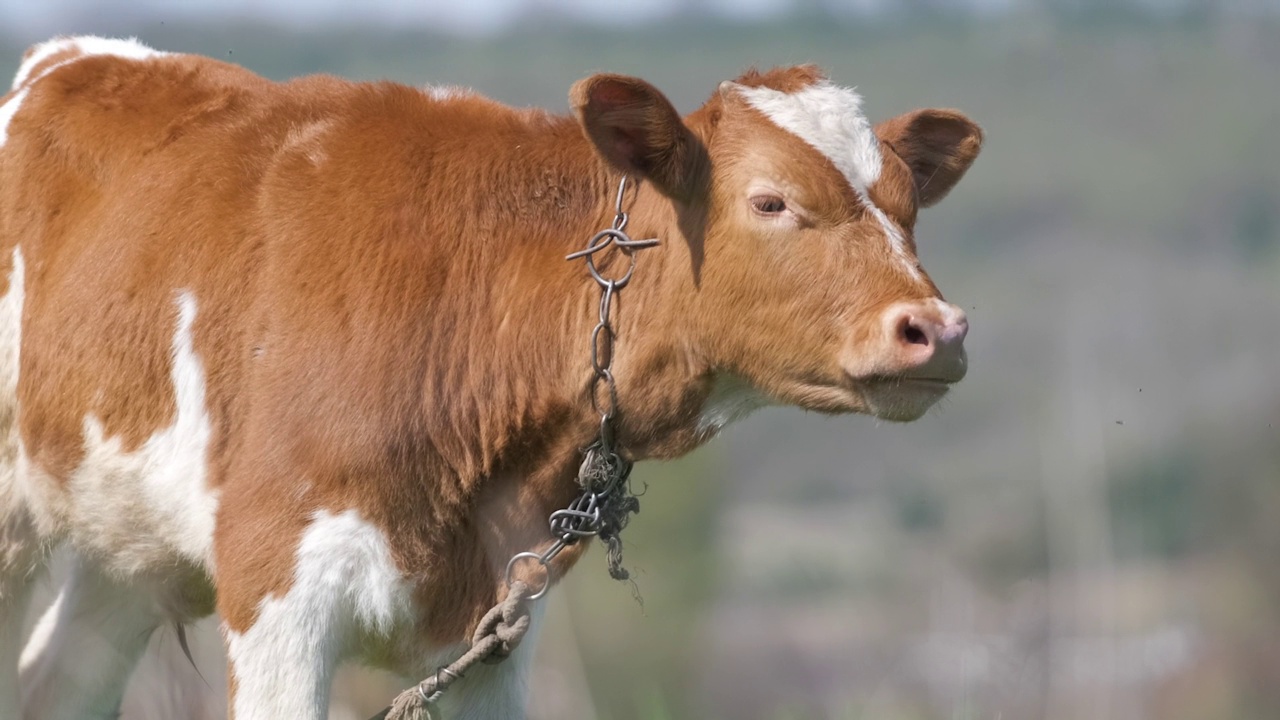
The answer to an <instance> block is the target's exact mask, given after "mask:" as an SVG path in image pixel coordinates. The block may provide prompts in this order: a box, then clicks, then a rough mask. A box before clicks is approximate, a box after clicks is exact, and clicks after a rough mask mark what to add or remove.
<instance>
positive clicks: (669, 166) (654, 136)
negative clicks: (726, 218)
mask: <svg viewBox="0 0 1280 720" xmlns="http://www.w3.org/2000/svg"><path fill="white" fill-rule="evenodd" d="M569 103H570V104H571V105H572V106H573V112H574V114H575V115H577V116H578V122H580V123H582V128H583V129H584V130H585V131H586V133H587V137H588V138H590V140H591V142H592V143H593V144H594V145H595V146H596V149H597V150H598V151H599V152H600V154H601V155H602V156H604V159H605V160H606V161H608V163H609V164H610V165H612V166H614V167H615V168H617V169H618V170H621V171H622V172H625V173H628V174H631V175H635V176H637V177H643V178H645V179H647V180H649V181H650V182H652V183H653V184H654V186H655V187H657V188H658V190H659V191H661V192H662V193H663V194H664V195H667V196H668V197H673V198H676V199H681V200H684V199H688V198H689V197H690V196H691V195H692V194H693V193H694V191H695V189H696V186H697V183H698V181H699V176H700V173H701V172H702V170H703V169H704V166H705V163H706V149H705V148H704V147H703V146H702V143H701V141H699V140H698V138H696V137H695V136H694V135H693V133H692V132H690V130H689V128H688V127H686V126H685V124H684V121H682V120H681V119H680V115H679V114H678V113H677V112H676V109H675V108H674V107H673V106H672V105H671V102H670V101H669V100H667V98H666V96H664V95H663V94H662V93H661V92H659V91H658V89H657V88H655V87H654V86H652V85H650V84H649V83H647V82H645V81H643V80H641V79H639V78H634V77H628V76H626V75H612V74H599V75H592V76H591V77H589V78H585V79H583V80H579V81H578V82H576V83H574V85H573V87H572V88H571V89H570V90H569Z"/></svg>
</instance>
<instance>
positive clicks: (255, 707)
mask: <svg viewBox="0 0 1280 720" xmlns="http://www.w3.org/2000/svg"><path fill="white" fill-rule="evenodd" d="M410 607H411V604H410V598H409V586H408V584H407V583H406V582H405V581H404V580H403V578H402V577H401V575H400V571H399V570H398V569H397V568H396V565H395V562H394V561H393V560H392V558H391V551H390V548H389V547H388V545H387V539H386V536H385V535H384V534H383V533H382V531H381V530H379V529H378V528H377V527H375V526H373V525H371V524H369V523H368V522H365V521H364V520H363V519H361V518H360V516H359V514H358V513H357V512H356V511H355V510H347V511H345V512H343V513H340V514H338V515H334V514H331V513H329V512H327V511H323V510H322V511H319V512H317V513H316V514H315V516H314V518H313V519H312V521H311V524H310V525H309V526H308V527H307V529H306V531H305V532H304V533H303V535H302V539H301V541H300V542H299V543H298V552H297V566H296V568H295V570H294V578H293V585H292V586H291V587H290V588H289V591H288V592H287V593H286V594H285V595H284V597H271V598H267V599H265V600H263V602H262V604H261V606H260V607H259V609H258V619H257V620H256V621H255V622H254V624H253V627H251V628H249V630H248V631H247V632H245V633H244V634H239V633H235V632H232V631H230V630H226V631H225V634H226V638H227V652H228V656H229V657H230V660H231V668H232V672H234V673H235V678H236V697H235V716H236V719H237V720H277V719H278V718H298V720H321V718H324V717H327V715H326V713H327V712H328V706H329V686H330V684H331V683H332V680H333V672H334V669H335V668H336V667H337V664H338V662H339V661H340V660H342V659H343V658H345V657H347V656H349V655H351V654H353V653H354V652H355V651H356V650H357V648H358V646H359V644H360V643H361V640H362V639H363V638H364V637H368V636H375V637H387V636H389V635H390V634H391V633H392V631H393V630H394V629H395V628H397V627H399V626H402V625H403V624H404V623H406V622H408V621H410V620H411V619H412V618H411V616H410V614H409V611H410Z"/></svg>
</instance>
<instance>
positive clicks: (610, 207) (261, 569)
mask: <svg viewBox="0 0 1280 720" xmlns="http://www.w3.org/2000/svg"><path fill="white" fill-rule="evenodd" d="M569 99H570V105H571V107H572V114H569V115H557V114H553V113H549V112H545V111H542V110H537V109H515V108H511V107H508V106H505V105H502V104H500V103H497V102H495V101H493V100H490V99H487V98H485V97H483V96H481V95H479V94H476V93H473V92H471V91H467V90H458V89H453V88H450V89H440V88H414V87H408V86H405V85H400V84H396V83H392V82H372V83H355V82H348V81H345V80H342V79H338V78H334V77H327V76H315V77H305V78H301V79H296V80H292V81H289V82H283V83H277V82H273V81H269V80H267V79H264V78H262V77H260V76H257V75H255V74H253V73H251V72H249V71H247V70H245V69H243V68H240V67H237V66H235V65H231V64H228V63H224V62H220V61H216V60H212V59H207V58H203V57H198V56H193V55H184V54H170V53H165V52H157V51H153V50H151V49H149V48H148V47H146V46H144V45H142V44H141V43H139V42H137V41H134V40H115V39H103V38H94V37H76V38H70V37H62V38H57V39H54V40H51V41H49V42H46V43H43V44H40V45H37V46H35V47H33V48H31V49H30V50H29V51H28V52H27V53H26V55H25V56H24V58H23V60H22V63H21V66H20V69H19V70H18V73H17V76H16V78H15V79H14V82H13V87H12V91H11V92H9V93H8V94H7V95H5V96H4V97H3V99H2V100H0V103H2V104H0V296H2V298H3V299H2V300H0V656H2V657H0V717H4V718H19V717H21V718H25V719H27V720H35V719H37V718H53V719H59V720H66V719H69V718H75V719H81V718H108V717H115V712H116V711H117V709H118V706H119V703H120V700H121V695H122V692H123V687H124V685H125V683H126V681H127V679H128V677H129V674H130V672H131V669H132V667H133V665H134V663H135V662H136V660H137V659H138V658H139V656H140V654H141V653H142V652H143V650H144V647H145V645H146V641H147V637H148V635H149V634H150V633H151V632H152V631H153V630H155V629H156V628H157V627H159V626H160V625H162V624H172V623H177V624H179V625H181V624H183V623H188V622H190V621H192V620H194V619H196V618H200V617H203V616H207V615H209V614H212V613H214V612H215V611H216V612H217V613H218V614H219V616H220V619H221V623H222V624H221V628H222V633H223V636H224V639H225V644H226V649H227V656H228V662H229V668H228V678H229V681H228V684H229V690H228V692H229V695H228V706H229V708H230V712H231V713H232V714H233V716H234V717H235V718H237V720H268V719H270V720H279V719H281V718H289V719H290V720H319V719H320V718H324V717H326V713H327V704H328V695H329V687H330V683H331V680H332V678H333V675H334V672H335V669H336V668H337V667H338V666H339V665H340V664H341V663H343V662H345V661H360V662H363V663H367V664H370V665H373V666H376V667H382V668H386V669H389V670H392V671H394V672H396V673H399V674H401V675H403V676H412V677H422V676H424V675H427V674H429V673H431V672H432V671H434V670H435V669H436V668H437V667H438V666H439V665H441V664H442V663H444V662H447V661H448V660H450V659H452V658H453V657H455V656H456V655H457V654H458V653H459V652H460V650H461V649H462V648H464V647H465V645H466V639H467V638H468V637H469V632H470V631H471V630H472V628H474V627H475V626H476V624H477V623H478V621H479V618H480V616H481V615H482V614H483V613H484V612H485V611H486V610H487V609H488V608H490V607H491V606H492V605H494V603H495V602H496V601H498V600H500V599H501V598H502V597H503V595H504V593H505V592H506V591H507V585H506V583H505V582H504V577H503V572H504V567H505V565H506V563H507V560H508V558H511V557H512V556H513V555H514V554H515V553H518V552H524V551H530V550H533V551H535V552H537V551H542V550H545V549H546V548H547V547H548V546H549V545H550V544H551V543H552V540H553V538H552V536H551V535H550V534H549V530H548V527H547V517H548V514H549V513H551V512H552V511H554V510H556V509H558V508H563V507H564V506H565V505H566V503H568V502H569V501H571V500H572V499H573V498H574V496H575V494H576V493H577V492H578V487H577V484H576V483H575V477H576V473H577V470H578V467H579V464H580V462H581V460H582V453H583V449H584V448H586V447H588V446H589V445H590V444H591V443H592V442H593V439H594V438H595V437H596V436H597V435H598V434H599V432H600V416H599V415H598V414H597V412H596V411H595V410H593V409H592V403H591V400H592V393H593V392H594V385H593V376H592V372H591V364H590V362H591V361H590V359H589V348H590V345H589V343H590V337H591V332H592V328H593V326H594V324H595V323H596V322H597V320H598V317H597V315H598V313H599V305H598V302H599V298H598V293H599V288H598V287H597V285H596V283H594V282H592V279H591V277H590V275H589V274H588V271H587V269H586V268H585V266H584V265H583V263H581V262H566V260H565V256H566V255H568V254H570V253H572V252H574V251H575V250H579V249H581V248H582V247H583V246H584V245H585V243H586V242H587V240H588V239H589V238H591V237H592V236H593V235H594V234H595V233H597V232H598V231H600V230H601V229H602V228H608V227H610V226H611V223H612V222H613V221H614V219H615V215H616V212H615V200H616V198H615V193H616V188H617V187H618V185H619V183H620V181H621V180H622V178H623V177H624V176H625V177H627V178H630V181H631V185H630V186H629V188H630V189H629V192H628V193H627V194H626V197H625V198H624V201H625V205H626V208H625V212H626V213H627V216H628V223H629V224H628V226H627V227H628V230H627V231H628V232H629V233H630V236H631V237H633V238H656V239H658V240H659V241H660V245H658V246H657V247H656V248H648V249H644V250H643V251H637V252H636V253H635V254H633V255H631V257H632V258H635V259H637V260H638V269H637V270H636V272H635V275H634V277H633V279H632V281H631V282H630V283H629V284H628V285H627V287H626V288H625V294H622V293H620V294H619V297H618V304H617V307H616V308H615V313H614V318H613V323H614V326H615V330H616V336H617V343H616V349H615V350H613V351H611V352H612V354H613V355H614V357H613V358H612V373H613V375H614V376H615V378H616V398H617V415H616V418H615V420H616V427H615V432H616V442H617V446H618V447H619V448H621V449H622V452H624V453H625V454H626V456H627V458H629V459H633V460H643V459H648V458H673V457H676V456H679V455H682V454H684V453H687V452H689V451H690V450H691V449H693V448H695V447H696V446H698V445H701V444H703V443H705V442H707V441H708V440H710V439H711V438H713V437H714V436H715V435H716V434H717V433H718V432H719V431H720V430H721V429H722V428H723V427H724V426H725V425H726V424H728V423H730V422H732V421H734V420H736V419H737V418H740V417H742V416H743V415H745V414H747V413H749V412H750V411H752V410H754V409H756V408H759V407H762V406H765V405H794V406H799V407H801V408H806V409H809V410H814V411H820V412H823V413H866V414H870V415H874V416H876V417H879V418H883V419H887V420H895V421H907V420H913V419H916V418H918V417H920V416H921V415H922V414H924V413H925V412H926V410H927V409H928V408H929V407H930V406H932V405H933V404H934V403H935V402H936V401H937V400H938V399H939V398H941V397H942V396H943V395H944V394H945V393H946V392H947V391H948V388H949V387H950V386H951V385H952V384H953V383H955V382H956V381H958V380H960V379H961V378H962V377H963V375H964V374H965V370H966V363H967V361H966V356H965V352H964V338H965V334H966V332H967V329H968V323H967V320H966V317H965V313H964V312H963V311H962V310H961V309H960V308H959V307H957V306H955V305H953V304H951V303H948V302H946V301H945V300H943V298H942V296H941V294H940V293H939V291H938V289H937V287H936V286H935V285H934V283H933V281H932V280H931V279H930V278H929V276H928V275H927V274H926V273H925V271H924V270H923V269H922V267H921V265H920V263H919V260H918V258H917V253H916V246H915V242H914V238H913V228H914V225H915V221H916V212H917V209H918V208H921V207H928V206H931V205H933V204H934V203H937V202H938V201H939V200H940V199H942V198H943V196H945V195H947V193H948V192H949V191H950V190H951V189H952V187H953V186H954V185H955V184H956V182H957V181H958V180H959V179H960V178H961V176H962V175H964V173H965V171H966V170H967V169H968V168H969V166H970V164H971V163H972V162H973V160H974V158H975V157H976V156H977V154H978V151H979V149H980V146H981V143H982V133H981V131H980V129H979V128H978V126H977V125H975V124H974V123H973V122H972V121H971V120H969V119H968V118H966V117H965V116H964V115H963V114H961V113H960V112H957V111H954V110H943V109H922V110H917V111H914V112H910V113H907V114H904V115H901V116H898V117H894V118H892V119H890V120H887V121H885V122H881V123H879V124H876V125H874V126H873V125H872V124H871V123H870V122H869V121H868V120H867V118H866V116H865V115H864V113H863V111H862V110H861V100H860V97H859V95H857V94H856V93H855V92H854V91H852V90H850V89H848V88H845V87H842V86H840V85H837V84H835V83H834V82H833V81H831V80H829V79H827V77H825V75H824V74H823V73H822V72H821V71H820V70H818V69H817V68H815V67H812V66H798V67H787V68H779V69H773V70H769V71H763V72H762V71H757V70H751V71H748V72H746V73H745V74H743V75H742V76H741V77H738V78H737V79H736V80H733V81H727V82H724V83H722V84H720V85H719V86H718V88H716V89H715V90H714V91H713V92H712V93H711V95H710V98H709V99H708V100H707V101H706V103H705V104H703V105H702V106H701V107H700V108H698V109H697V110H695V111H694V112H692V113H691V114H689V115H687V116H684V117H682V116H681V115H679V114H678V113H677V112H676V110H675V109H674V107H673V106H672V104H671V103H670V102H669V101H668V100H667V99H666V97H664V96H663V94H662V93H661V92H659V90H657V89H656V88H655V87H654V86H653V85H651V84H649V83H647V82H645V81H643V80H640V79H638V78H635V77H628V76H623V75H616V74H596V75H592V76H590V77H587V78H585V79H583V80H581V81H579V82H577V83H576V84H574V85H573V86H572V88H571V89H570V91H569ZM600 262H601V263H602V264H603V265H607V266H609V267H615V268H616V267H618V263H625V262H627V258H626V254H625V253H618V252H615V253H613V257H612V260H609V259H603V258H602V259H601V260H600ZM55 547H66V548H68V549H69V551H70V553H71V555H72V557H73V562H72V569H71V572H70V577H69V580H68V581H67V583H66V584H65V585H64V586H63V587H62V588H61V590H60V592H59V593H58V595H57V598H56V600H55V601H54V602H53V604H52V605H51V606H50V607H49V608H48V610H47V611H45V612H44V614H43V615H42V616H41V617H40V619H39V621H38V622H37V623H36V626H35V628H34V630H33V631H32V633H31V637H30V639H29V640H27V641H26V642H25V644H24V642H23V637H22V633H23V630H22V627H23V621H22V618H23V615H24V609H25V607H26V605H27V597H28V595H29V591H30V589H31V586H32V583H33V579H34V578H36V577H38V575H39V573H40V571H41V570H42V569H43V567H44V565H45V564H46V562H47V560H48V558H49V556H50V553H51V550H52V549H53V548H55ZM584 547H585V543H579V544H577V545H573V546H571V547H569V548H567V549H565V550H564V551H563V552H562V553H560V554H559V555H558V556H557V557H556V558H555V559H554V560H553V561H552V562H551V563H550V571H551V574H552V575H554V576H555V577H557V578H558V577H560V576H561V575H562V574H563V573H564V572H565V571H567V570H568V569H569V568H570V567H571V566H572V565H573V563H574V562H575V561H576V560H577V559H578V557H579V556H580V555H581V554H582V552H583V548H584ZM547 582H550V579H547ZM535 615H536V610H535ZM535 625H536V622H535ZM532 645H533V642H532V641H531V640H526V641H525V642H524V643H522V644H521V645H520V646H519V647H518V648H517V649H516V651H515V652H514V653H513V655H512V657H511V658H510V659H509V660H508V661H506V662H505V663H499V664H494V665H485V666H481V667H477V668H476V669H474V670H473V671H472V672H470V673H468V675H467V676H466V677H465V678H464V679H463V680H461V681H459V682H458V683H457V684H456V685H455V686H454V688H453V689H451V690H450V692H449V693H448V694H446V696H445V697H444V698H443V699H442V703H443V709H444V711H445V712H446V714H447V716H448V717H459V718H512V717H520V716H522V715H523V707H524V690H523V687H524V678H525V675H526V671H527V670H528V666H529V657H530V652H531V650H530V649H531V647H532ZM20 648H21V651H19V649H20Z"/></svg>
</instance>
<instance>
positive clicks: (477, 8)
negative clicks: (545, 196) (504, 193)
mask: <svg viewBox="0 0 1280 720" xmlns="http://www.w3.org/2000/svg"><path fill="white" fill-rule="evenodd" d="M1018 1H1019V0H955V3H956V4H957V5H961V4H963V5H968V6H969V7H972V8H977V9H986V10H991V9H996V10H999V9H1004V8H1007V7H1009V6H1010V5H1012V4H1016V3H1017V2H1018ZM802 3H803V4H808V5H815V4H817V5H821V6H825V7H828V8H830V9H831V10H834V11H837V12H847V13H850V14H859V13H868V12H876V11H879V10H882V9H885V8H891V7H893V6H894V4H895V0H0V28H5V29H11V30H13V31H17V32H24V33H31V32H35V33H46V34H47V33H59V32H77V31H80V30H78V29H77V27H68V26H76V25H84V24H86V23H95V24H96V23H101V22H103V21H106V22H107V23H109V24H125V23H150V22H160V21H162V20H165V19H166V18H170V19H172V20H173V21H175V22H176V21H180V20H188V21H189V20H201V19H205V20H207V19H230V18H245V19H253V20H267V21H272V22H276V23H280V24H284V25H289V26H299V27H314V26H317V25H333V24H341V23H347V22H353V21H357V22H365V23H370V24H386V25H393V26H412V27H420V28H431V27H434V28H439V29H441V30H447V31H453V32H481V33H483V32H493V31H500V30H503V29H508V28H510V27H512V26H513V25H514V24H516V23H519V22H520V20H521V19H523V18H528V17H530V16H531V15H542V14H548V13H551V14H556V15H565V16H569V17H572V18H574V19H576V20H579V21H584V22H589V23H599V24H626V23H635V22H644V21H648V20H657V19H660V18H662V17H663V16H666V15H669V14H671V13H673V12H676V11H679V10H690V9H700V10H704V11H707V12H709V13H713V14H715V15H720V16H723V17H726V18H733V19H737V20H740V21H760V20H766V19H768V18H770V17H776V16H780V15H785V14H786V13H788V12H790V11H791V10H793V9H795V6H796V5H798V4H802Z"/></svg>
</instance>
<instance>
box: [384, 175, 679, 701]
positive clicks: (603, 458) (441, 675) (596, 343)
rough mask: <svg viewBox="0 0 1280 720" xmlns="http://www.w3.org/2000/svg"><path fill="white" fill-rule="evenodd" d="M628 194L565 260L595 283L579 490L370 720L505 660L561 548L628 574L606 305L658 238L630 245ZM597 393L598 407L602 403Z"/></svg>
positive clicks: (634, 505) (625, 493)
mask: <svg viewBox="0 0 1280 720" xmlns="http://www.w3.org/2000/svg"><path fill="white" fill-rule="evenodd" d="M626 192H627V177H626V176H625V175H624V176H623V177H622V181H621V182H620V183H618V195H617V199H616V200H615V201H614V216H613V227H611V228H609V229H607V230H601V231H600V232H598V233H596V234H595V235H594V236H592V238H591V240H589V241H588V242H587V247H586V249H584V250H579V251H578V252H575V253H571V254H569V255H568V256H566V257H565V259H566V260H576V259H579V258H586V261H587V270H588V271H589V272H590V273H591V277H592V278H593V279H594V280H595V281H596V284H598V285H599V286H600V315H599V322H597V323H596V326H595V327H594V328H592V330H591V353H590V354H591V369H592V371H593V373H594V377H593V378H592V380H591V407H592V409H594V410H595V411H596V412H597V413H598V414H599V415H600V434H599V436H598V437H597V438H596V439H595V441H594V442H592V443H591V445H589V446H588V447H587V448H586V450H585V451H584V457H583V459H582V464H581V465H580V466H579V467H578V486H579V487H581V488H582V492H580V493H579V494H578V496H577V497H576V498H574V499H573V501H572V502H570V503H569V506H568V507H566V508H564V509H563V510H556V511H555V512H553V513H551V517H550V518H548V522H549V523H550V526H551V535H552V537H554V538H556V541H555V542H554V543H552V544H551V547H550V548H548V549H547V550H546V552H542V553H536V552H520V553H516V554H515V555H513V556H512V557H511V559H510V560H509V561H507V569H506V573H505V575H504V578H503V579H504V582H505V583H506V585H507V598H506V599H505V600H503V601H502V602H501V603H499V604H498V605H496V606H495V607H494V608H493V609H491V610H490V611H489V612H488V613H486V614H485V617H484V619H483V620H481V621H480V626H479V627H478V628H476V632H475V635H474V636H473V637H472V640H471V649H470V650H468V651H467V652H466V653H465V654H463V655H462V657H460V658H458V659H457V660H455V661H454V662H452V663H450V664H449V665H447V666H441V667H440V668H439V669H437V670H436V672H435V674H434V675H432V676H431V677H428V678H427V679H426V680H423V681H422V682H421V683H419V684H418V685H416V686H415V687H412V688H410V689H408V690H406V691H404V692H403V693H401V694H400V695H399V696H398V697H397V698H396V700H395V702H394V703H392V705H391V706H390V707H388V708H387V709H386V710H383V711H382V712H381V713H380V714H378V715H376V716H375V717H374V718H373V720H383V719H385V720H414V719H417V718H425V719H427V720H429V719H430V718H431V717H432V709H433V708H434V707H435V705H436V702H437V701H438V700H439V699H440V696H441V695H442V694H443V693H444V691H445V689H446V688H448V687H449V685H451V684H452V683H453V682H454V681H456V680H458V679H460V678H461V677H462V675H463V673H465V672H466V671H467V670H468V669H469V668H470V667H471V666H472V665H474V664H475V663H477V662H481V661H487V662H496V661H498V660H502V659H504V658H505V657H506V656H507V655H508V654H509V653H510V652H511V650H512V649H513V648H514V647H515V646H516V644H518V643H519V642H520V639H521V638H522V637H523V636H524V634H525V631H526V630H527V629H528V627H529V616H528V610H527V608H526V607H525V606H526V605H527V604H528V603H530V602H532V601H534V600H537V599H539V598H541V597H542V596H544V595H546V594H547V590H549V589H550V588H551V569H550V566H549V564H550V563H551V561H552V560H553V559H555V557H556V556H557V555H559V554H560V552H561V551H562V550H564V549H565V548H567V547H569V546H570V545H573V544H575V543H577V542H578V541H580V540H582V539H583V538H590V537H599V538H600V539H601V540H602V541H604V543H605V545H607V546H608V548H609V550H608V553H609V557H608V563H609V574H610V575H611V576H612V577H613V578H615V579H617V580H626V579H627V578H628V577H629V575H628V574H627V571H626V570H624V569H623V568H622V541H621V540H619V539H618V533H620V532H621V531H622V529H623V528H624V527H626V525H627V522H628V521H629V520H630V518H631V515H632V514H634V513H637V512H639V511H640V501H639V500H637V499H636V497H635V495H633V494H632V493H631V492H630V488H629V486H628V485H627V478H628V477H630V475H631V467H632V465H633V463H632V462H631V461H630V460H628V459H626V458H624V457H623V456H622V455H621V454H619V452H618V448H617V446H616V444H615V442H614V440H615V438H616V435H615V432H614V426H613V423H614V418H615V417H616V416H617V412H618V386H617V381H616V380H615V379H614V377H613V355H614V340H615V339H616V338H617V333H616V332H615V331H614V329H613V322H612V317H613V303H614V301H615V300H616V299H617V298H618V296H619V295H620V291H621V290H622V288H624V287H626V286H627V283H629V282H631V277H632V275H633V274H635V270H636V256H635V251H636V250H641V249H644V248H648V247H653V246H655V245H657V244H658V240H657V239H656V238H655V239H649V240H632V239H631V237H630V236H629V235H627V233H626V227H627V220H628V217H627V213H626V211H625V210H623V208H622V204H623V200H624V198H625V196H626ZM610 246H614V247H616V248H618V249H619V250H620V251H621V252H622V253H623V254H624V255H626V256H627V259H628V265H627V271H626V272H625V273H623V275H622V276H621V277H617V278H609V277H605V276H604V275H602V274H601V272H600V269H599V268H598V267H597V266H596V261H595V256H596V253H598V252H600V251H602V250H604V249H606V248H608V247H610ZM602 393H603V396H604V398H605V399H606V401H605V402H602V401H601V394H602ZM522 561H533V562H536V563H537V564H538V565H539V567H541V568H542V570H543V573H544V578H543V583H542V586H541V587H540V588H539V589H538V590H537V591H536V592H534V591H533V590H532V588H531V587H530V586H529V585H527V584H526V583H525V582H524V581H521V580H517V579H515V577H514V574H513V573H514V571H515V568H516V566H517V565H519V564H520V563H521V562H522Z"/></svg>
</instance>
